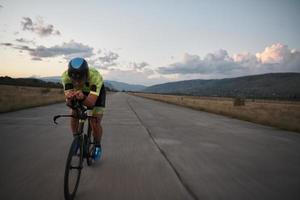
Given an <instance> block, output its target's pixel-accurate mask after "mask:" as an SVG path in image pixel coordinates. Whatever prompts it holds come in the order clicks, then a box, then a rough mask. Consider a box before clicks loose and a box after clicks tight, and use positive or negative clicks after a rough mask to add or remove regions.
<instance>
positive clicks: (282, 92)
mask: <svg viewBox="0 0 300 200" xmlns="http://www.w3.org/2000/svg"><path fill="white" fill-rule="evenodd" d="M143 92H150V93H163V94H180V95H195V96H219V97H236V96H239V97H246V98H267V99H290V100H300V73H270V74H261V75H252V76H244V77H237V78H226V79H212V80H201V79H196V80H187V81H178V82H170V83H164V84H159V85H153V86H150V87H147V88H146V89H144V90H143Z"/></svg>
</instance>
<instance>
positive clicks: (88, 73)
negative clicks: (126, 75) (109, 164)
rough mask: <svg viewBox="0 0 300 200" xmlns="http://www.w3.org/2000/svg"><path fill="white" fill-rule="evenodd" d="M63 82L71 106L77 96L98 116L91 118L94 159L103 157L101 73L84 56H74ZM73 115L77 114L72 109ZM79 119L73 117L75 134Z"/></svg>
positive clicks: (103, 95) (63, 76)
mask: <svg viewBox="0 0 300 200" xmlns="http://www.w3.org/2000/svg"><path fill="white" fill-rule="evenodd" d="M62 83H63V86H64V93H65V96H66V102H67V105H68V106H69V107H71V100H72V99H73V98H76V99H78V100H80V101H82V103H83V105H85V106H86V107H87V108H88V109H89V112H91V114H92V116H94V117H96V118H92V119H90V123H91V127H92V131H93V136H94V141H95V148H94V152H93V155H92V157H93V159H94V160H99V159H100V158H101V153H102V149H101V138H102V126H101V120H102V117H103V112H104V107H105V97H106V94H105V87H104V83H103V78H102V76H101V74H100V73H99V72H98V71H97V70H96V69H94V68H89V67H88V63H87V62H86V60H85V59H83V58H73V59H72V60H71V61H70V62H69V65H68V70H66V71H65V72H64V73H63V74H62ZM72 115H76V112H75V110H73V109H72ZM78 124H79V122H78V119H76V118H71V130H72V133H73V135H74V134H76V131H77V128H78Z"/></svg>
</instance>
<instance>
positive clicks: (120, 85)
mask: <svg viewBox="0 0 300 200" xmlns="http://www.w3.org/2000/svg"><path fill="white" fill-rule="evenodd" d="M39 79H41V80H43V81H48V82H54V83H57V82H60V81H61V77H60V76H49V77H41V78H39ZM104 84H105V86H106V87H108V88H110V89H113V90H118V91H123V90H124V91H141V90H143V89H145V88H146V86H144V85H133V84H128V83H124V82H119V81H111V80H104Z"/></svg>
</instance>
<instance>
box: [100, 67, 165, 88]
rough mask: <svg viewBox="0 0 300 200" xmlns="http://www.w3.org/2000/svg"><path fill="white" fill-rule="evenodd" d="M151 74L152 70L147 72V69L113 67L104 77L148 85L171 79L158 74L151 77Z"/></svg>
mask: <svg viewBox="0 0 300 200" xmlns="http://www.w3.org/2000/svg"><path fill="white" fill-rule="evenodd" d="M149 70H150V69H149ZM149 74H152V72H150V73H147V72H145V71H136V70H134V69H131V70H122V69H117V68H112V69H109V71H108V72H107V73H106V74H105V75H104V77H105V79H108V80H116V81H121V82H125V83H131V84H142V85H148V86H149V85H153V84H158V83H163V82H167V81H169V79H167V78H165V77H163V76H159V75H158V76H154V77H150V76H149Z"/></svg>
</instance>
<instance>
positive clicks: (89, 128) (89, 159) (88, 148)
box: [86, 122, 94, 166]
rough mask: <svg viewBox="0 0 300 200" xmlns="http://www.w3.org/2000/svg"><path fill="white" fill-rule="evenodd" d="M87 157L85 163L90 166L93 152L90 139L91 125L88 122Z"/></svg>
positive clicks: (92, 142) (92, 144) (91, 139)
mask: <svg viewBox="0 0 300 200" xmlns="http://www.w3.org/2000/svg"><path fill="white" fill-rule="evenodd" d="M86 145H87V148H86V149H87V152H86V153H87V156H86V162H87V165H88V166H91V165H92V164H93V158H92V155H93V151H94V141H93V137H92V129H91V125H90V122H89V124H88V131H87V142H86Z"/></svg>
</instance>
